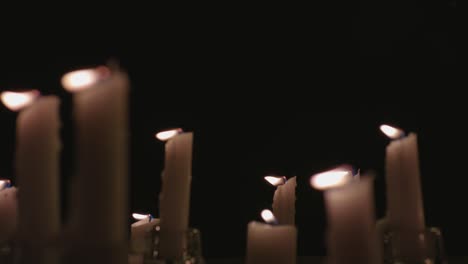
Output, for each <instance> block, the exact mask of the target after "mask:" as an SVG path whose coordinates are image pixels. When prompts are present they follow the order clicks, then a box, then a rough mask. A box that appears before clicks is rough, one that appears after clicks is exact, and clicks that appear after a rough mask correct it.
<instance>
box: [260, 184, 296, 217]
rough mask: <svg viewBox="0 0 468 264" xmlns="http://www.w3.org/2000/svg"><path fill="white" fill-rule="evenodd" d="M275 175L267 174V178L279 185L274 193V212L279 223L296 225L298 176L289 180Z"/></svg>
mask: <svg viewBox="0 0 468 264" xmlns="http://www.w3.org/2000/svg"><path fill="white" fill-rule="evenodd" d="M282 178H283V177H281V178H276V177H274V176H266V177H265V179H266V180H267V181H268V182H270V183H271V184H272V185H274V186H277V187H276V190H275V194H274V195H273V205H272V208H273V213H274V214H275V217H276V218H277V219H278V223H280V224H284V225H295V214H296V177H292V178H290V179H288V180H284V181H283V180H277V179H282Z"/></svg>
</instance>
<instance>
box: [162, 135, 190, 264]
mask: <svg viewBox="0 0 468 264" xmlns="http://www.w3.org/2000/svg"><path fill="white" fill-rule="evenodd" d="M192 144H193V133H182V134H179V135H177V136H175V137H173V138H171V139H170V140H169V141H167V142H166V152H165V164H164V173H163V175H162V188H161V193H160V196H159V202H160V221H161V233H160V234H161V239H160V245H161V247H160V253H161V256H163V257H165V258H173V259H179V258H181V257H182V256H183V247H184V237H185V233H186V231H187V229H188V222H189V211H190V185H191V180H192Z"/></svg>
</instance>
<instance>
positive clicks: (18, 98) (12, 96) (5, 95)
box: [1, 90, 40, 111]
mask: <svg viewBox="0 0 468 264" xmlns="http://www.w3.org/2000/svg"><path fill="white" fill-rule="evenodd" d="M39 95H40V93H39V91H38V90H30V91H25V92H11V91H5V92H2V94H1V99H2V102H3V104H4V105H5V106H6V107H8V109H10V110H12V111H18V110H21V109H22V108H24V107H26V106H28V105H30V104H31V103H32V102H33V101H34V99H36V98H37V97H38V96H39Z"/></svg>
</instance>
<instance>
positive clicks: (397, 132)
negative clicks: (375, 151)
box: [380, 125, 404, 139]
mask: <svg viewBox="0 0 468 264" xmlns="http://www.w3.org/2000/svg"><path fill="white" fill-rule="evenodd" d="M380 130H381V131H382V132H383V133H384V134H385V135H387V137H389V138H391V139H396V138H399V137H401V136H403V134H404V132H403V130H401V129H398V128H396V127H392V126H389V125H381V126H380Z"/></svg>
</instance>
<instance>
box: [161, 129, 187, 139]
mask: <svg viewBox="0 0 468 264" xmlns="http://www.w3.org/2000/svg"><path fill="white" fill-rule="evenodd" d="M180 133H182V129H181V128H176V129H171V130H166V131H161V132H159V133H156V138H157V139H159V140H161V141H166V140H169V139H170V138H172V137H175V136H176V135H177V134H180Z"/></svg>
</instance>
